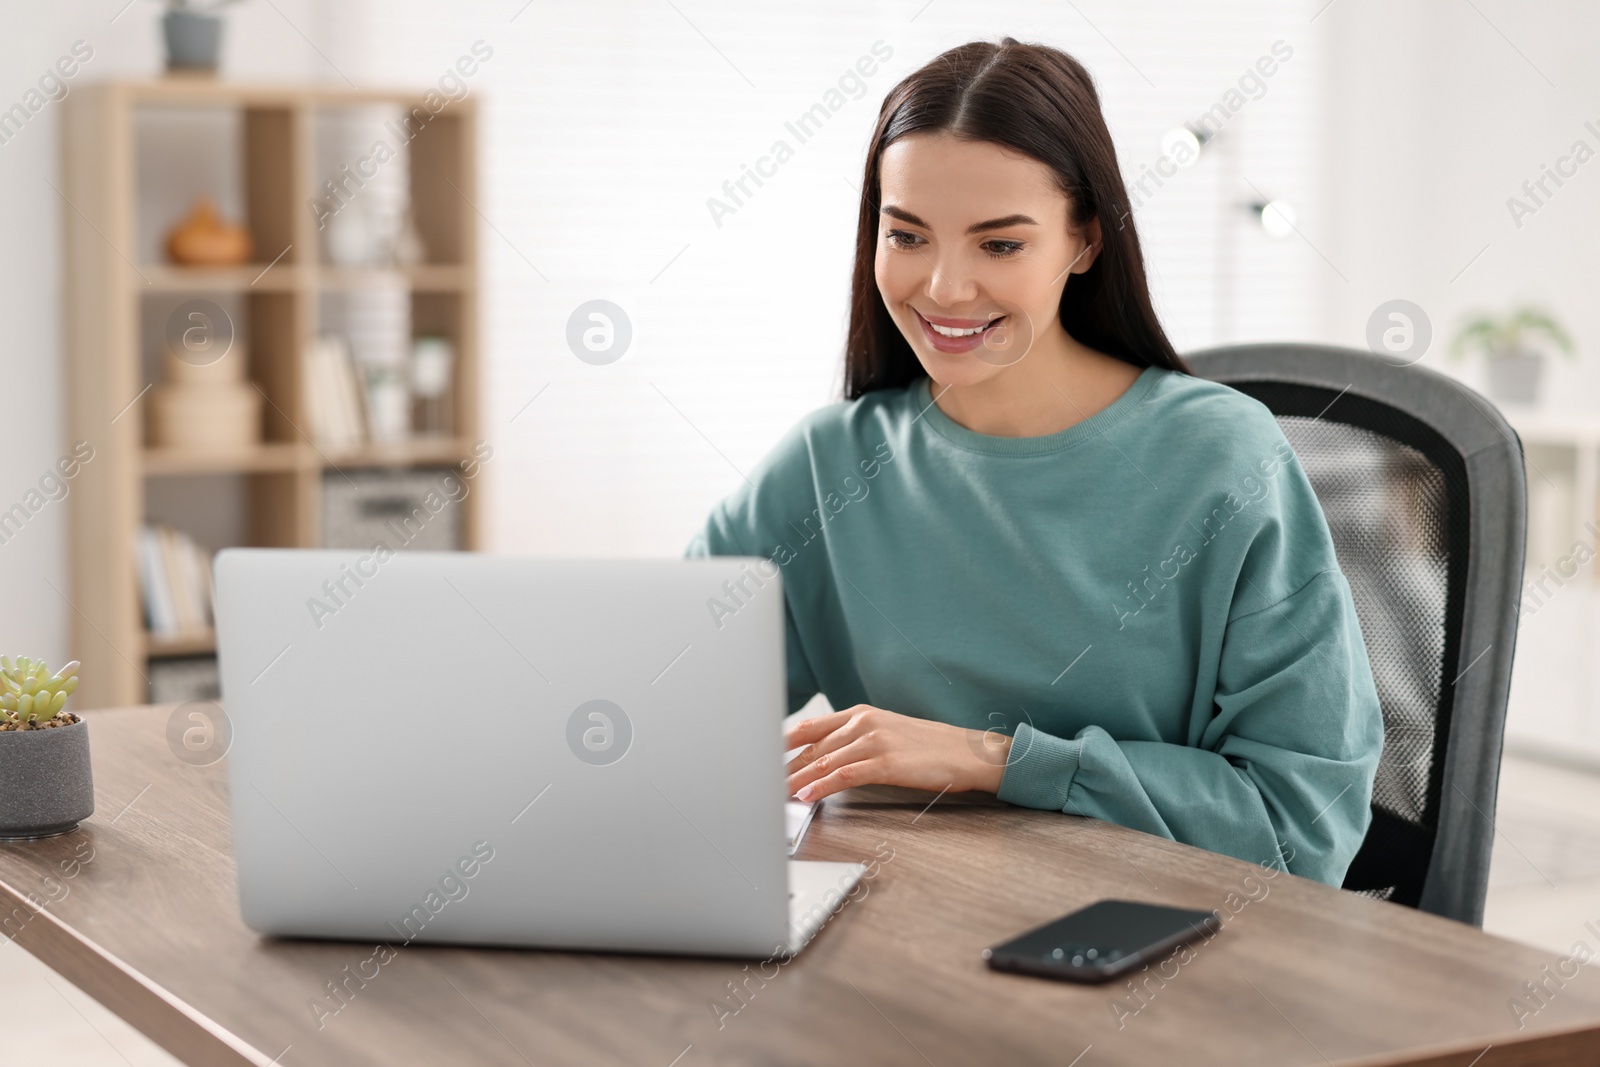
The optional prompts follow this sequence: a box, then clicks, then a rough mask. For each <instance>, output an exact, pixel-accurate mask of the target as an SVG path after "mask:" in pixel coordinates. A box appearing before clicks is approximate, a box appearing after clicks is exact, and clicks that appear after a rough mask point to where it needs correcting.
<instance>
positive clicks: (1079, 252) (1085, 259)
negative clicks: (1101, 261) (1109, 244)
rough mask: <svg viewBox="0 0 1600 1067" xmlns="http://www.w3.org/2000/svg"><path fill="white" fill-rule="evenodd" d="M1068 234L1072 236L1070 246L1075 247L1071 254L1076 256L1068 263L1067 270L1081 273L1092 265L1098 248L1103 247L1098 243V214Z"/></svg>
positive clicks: (1097, 253)
mask: <svg viewBox="0 0 1600 1067" xmlns="http://www.w3.org/2000/svg"><path fill="white" fill-rule="evenodd" d="M1068 236H1070V237H1071V238H1072V247H1074V248H1075V249H1076V250H1075V251H1074V252H1073V255H1074V256H1075V257H1076V258H1075V259H1073V261H1072V263H1071V264H1070V265H1068V267H1067V271H1068V273H1071V274H1082V273H1084V272H1085V271H1087V270H1088V269H1089V268H1090V267H1092V266H1094V261H1095V260H1096V259H1098V258H1099V257H1100V249H1101V248H1103V247H1104V246H1103V245H1102V244H1101V243H1100V216H1099V215H1096V216H1095V217H1094V218H1092V219H1090V220H1089V221H1088V222H1087V223H1085V224H1084V225H1083V226H1082V227H1081V228H1079V229H1076V230H1072V231H1070V232H1069V234H1068Z"/></svg>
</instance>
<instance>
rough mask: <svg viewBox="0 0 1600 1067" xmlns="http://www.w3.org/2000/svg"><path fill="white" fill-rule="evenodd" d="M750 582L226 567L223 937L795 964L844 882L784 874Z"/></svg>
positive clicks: (220, 560)
mask: <svg viewBox="0 0 1600 1067" xmlns="http://www.w3.org/2000/svg"><path fill="white" fill-rule="evenodd" d="M759 562H760V561H757V560H755V559H748V558H736V557H716V558H711V559H694V560H628V561H606V562H600V561H576V560H550V559H529V558H516V557H505V556H485V555H472V554H466V553H433V552H400V553H390V552H388V551H387V550H386V549H384V550H382V551H381V552H348V551H301V550H288V549H229V550H227V551H225V552H222V553H221V554H220V555H219V556H218V557H217V561H216V568H215V578H216V611H217V638H218V657H219V660H220V665H221V673H222V702H223V706H224V708H225V709H226V711H227V715H228V718H229V720H230V721H231V724H232V729H233V740H232V747H231V748H230V750H229V753H228V764H229V778H230V788H231V793H232V806H233V833H234V848H235V852H236V854H237V859H238V872H239V897H240V906H241V909H242V911H243V915H244V921H245V922H246V924H248V925H249V926H250V927H251V928H252V929H254V930H257V931H259V932H261V933H263V934H270V935H287V936H301V937H318V938H340V939H359V940H375V941H385V942H388V943H390V944H392V945H398V944H402V943H406V942H410V941H419V942H451V943H458V944H493V945H525V946H541V947H549V948H564V949H606V950H618V951H638V952H659V953H685V954H695V955H719V956H737V957H757V956H760V957H767V956H772V955H777V954H792V953H794V952H798V951H799V950H800V948H801V947H802V946H803V945H804V944H805V943H806V942H807V941H809V940H810V938H811V937H812V935H813V934H815V933H816V931H817V929H818V928H819V927H820V926H821V925H822V924H823V923H824V922H825V921H826V920H827V919H828V918H829V917H830V916H831V915H832V914H833V913H834V912H835V911H836V910H838V908H839V907H840V905H841V904H842V903H843V900H844V897H845V896H846V895H847V894H848V893H850V891H851V890H852V889H853V888H854V886H855V884H856V882H857V881H858V880H859V878H860V877H861V875H862V874H863V872H864V868H863V867H862V865H861V864H856V863H821V862H814V861H800V860H791V859H789V858H788V857H787V849H786V846H785V801H786V799H787V798H786V793H787V790H786V789H785V786H784V774H783V751H782V747H783V741H782V732H781V721H782V718H783V715H784V712H785V710H786V707H787V702H786V691H785V671H784V647H785V646H784V607H783V590H782V587H781V584H780V579H779V578H777V577H770V578H768V577H762V575H761V574H760V573H758V571H757V564H758V563H759ZM766 566H767V569H769V570H770V569H771V567H770V564H768V565H766ZM752 575H754V578H752ZM730 589H732V590H737V591H738V592H737V594H736V595H735V596H730V593H729V590H730ZM713 602H715V603H716V604H719V605H721V608H720V609H719V610H716V611H713V610H712V606H711V605H712V604H713ZM730 608H732V610H731V611H730V610H729V609H730Z"/></svg>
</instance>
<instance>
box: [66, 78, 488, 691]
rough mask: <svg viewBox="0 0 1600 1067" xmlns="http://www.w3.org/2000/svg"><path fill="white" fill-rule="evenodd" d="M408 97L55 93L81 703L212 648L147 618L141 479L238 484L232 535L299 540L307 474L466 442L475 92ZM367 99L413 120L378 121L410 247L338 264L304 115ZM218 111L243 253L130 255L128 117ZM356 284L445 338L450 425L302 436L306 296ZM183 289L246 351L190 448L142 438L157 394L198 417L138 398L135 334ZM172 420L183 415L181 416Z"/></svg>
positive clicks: (305, 421) (314, 480)
mask: <svg viewBox="0 0 1600 1067" xmlns="http://www.w3.org/2000/svg"><path fill="white" fill-rule="evenodd" d="M423 98H424V92H423V91H417V92H401V91H397V92H367V91H354V90H352V91H343V90H339V89H335V88H321V87H317V88H311V87H304V88H302V87H251V86H244V85H231V84H228V83H225V82H210V83H206V82H184V81H158V82H126V83H108V84H102V85H86V86H81V87H79V88H77V89H76V90H75V91H74V92H73V94H72V96H71V97H70V98H68V100H67V101H66V102H65V105H64V106H65V107H66V109H67V111H66V118H65V128H64V135H63V154H64V165H63V168H62V174H63V180H64V183H65V184H64V185H63V187H62V193H63V194H64V197H65V199H66V200H67V201H68V202H70V204H71V209H70V210H66V211H63V212H62V216H63V218H64V220H65V227H66V249H67V265H66V289H67V306H66V336H67V348H68V384H69V389H68V395H69V398H70V400H69V425H70V431H71V434H72V439H73V440H74V441H76V440H85V441H88V442H89V443H90V444H92V445H93V446H94V448H95V461H94V462H93V463H89V464H86V465H84V468H83V471H82V474H81V475H80V477H79V478H78V479H77V480H76V481H75V484H74V488H73V499H72V505H71V508H72V517H71V531H72V533H71V544H72V547H71V570H72V580H71V590H70V596H71V599H72V604H73V609H74V610H73V612H72V625H73V628H74V632H73V638H72V640H73V647H74V648H75V649H80V650H82V651H81V658H82V659H83V661H84V664H85V668H86V669H85V670H84V672H83V673H84V677H85V679H86V681H85V683H84V688H83V690H82V691H81V695H80V700H81V705H82V706H83V707H86V708H90V707H96V706H107V705H115V704H133V703H139V702H142V701H144V700H146V699H148V696H149V687H148V678H149V676H150V673H151V672H150V668H151V666H152V663H153V662H155V663H159V662H170V663H171V664H172V666H173V667H174V672H175V676H178V675H182V674H183V672H184V671H187V672H188V673H189V674H191V675H194V676H195V677H196V678H198V677H199V675H198V674H196V673H195V672H196V671H201V673H203V670H202V668H201V667H197V666H195V664H196V661H195V660H194V659H193V657H195V656H197V655H203V654H205V653H208V652H210V651H211V650H212V648H213V647H214V638H213V637H212V635H211V634H210V632H209V631H199V632H194V633H185V634H183V635H181V636H177V637H174V636H170V635H169V636H159V635H152V634H149V633H146V632H145V630H144V626H143V610H142V605H141V600H140V588H139V579H138V553H137V551H136V549H137V542H138V538H139V529H140V527H141V526H142V525H144V524H145V523H147V522H150V521H155V520H156V519H161V518H163V516H160V515H156V516H149V515H147V514H146V511H147V508H148V503H147V487H148V486H150V485H152V484H154V483H153V482H152V479H190V478H200V477H210V476H217V475H223V476H228V477H231V478H237V479H240V480H242V483H243V486H244V488H243V491H242V492H241V493H239V494H237V496H238V497H239V498H240V499H241V500H242V502H243V503H242V508H243V511H244V514H243V516H242V517H241V521H240V522H239V523H238V525H239V528H240V529H241V530H242V531H243V533H242V535H241V537H240V541H241V542H242V543H247V544H252V545H265V546H291V547H316V546H318V545H320V544H321V543H322V536H323V528H324V518H323V493H324V488H323V481H324V474H325V473H328V472H330V471H335V470H339V471H353V470H355V469H356V468H384V469H388V468H409V467H430V468H436V467H449V466H450V465H452V464H456V463H460V462H463V461H469V460H471V458H472V457H473V445H474V442H476V441H477V440H478V438H479V432H478V412H477V405H476V390H477V380H478V378H477V340H478V338H477V327H476V322H477V298H478V294H477V270H476V257H477V242H476V218H477V216H476V213H475V210H474V209H473V207H472V201H473V200H474V199H475V198H476V192H475V189H476V167H475V162H474V152H475V148H474V146H475V144H476V117H475V107H474V101H473V100H472V99H470V98H468V99H462V100H455V101H450V102H448V103H447V104H446V106H445V107H444V108H443V109H442V110H440V111H438V112H429V111H428V110H427V108H426V106H425V105H424V103H423ZM375 105H377V106H393V107H398V108H400V109H402V110H403V111H404V112H405V113H406V114H407V115H409V116H411V117H410V119H409V121H407V122H405V123H402V124H401V125H400V126H398V127H396V129H397V130H398V131H400V132H403V133H404V134H405V135H406V136H407V138H408V140H407V141H406V143H405V144H404V145H403V146H401V145H398V144H397V145H395V146H394V147H395V148H397V149H400V148H402V147H403V151H397V153H396V159H397V160H399V159H404V160H406V161H407V162H406V163H405V164H401V163H399V162H398V161H397V162H395V163H393V164H392V165H393V166H402V165H403V166H405V168H406V170H405V177H406V180H407V182H408V184H409V187H410V197H411V211H412V218H413V222H414V229H415V231H416V233H417V234H418V235H419V236H420V246H421V247H422V248H423V249H425V251H426V259H425V261H423V262H420V263H409V264H406V265H404V266H390V267H380V266H373V267H350V266H334V265H332V264H330V263H327V262H325V257H324V255H323V240H322V236H323V235H322V234H320V233H319V228H318V227H319V221H326V217H327V212H326V210H323V211H322V212H320V213H319V212H318V211H317V210H315V209H314V207H313V205H314V204H316V203H317V202H318V201H319V200H323V201H325V198H326V197H327V196H328V195H329V193H328V191H327V187H326V185H325V183H326V182H327V181H328V180H330V179H333V178H337V177H339V175H337V174H330V173H322V172H321V171H322V170H323V169H325V168H326V161H325V160H319V159H318V156H317V151H316V140H315V136H314V134H315V129H316V125H317V123H318V122H320V121H323V120H324V119H325V118H326V117H327V116H329V115H339V114H342V113H343V112H344V111H346V110H354V109H361V108H369V107H372V106H375ZM216 109H223V110H224V111H226V112H228V114H230V115H233V116H236V117H237V118H236V128H237V131H238V135H237V149H236V152H237V165H236V166H235V167H233V168H232V170H233V172H236V173H237V175H238V185H239V193H240V196H239V197H238V200H239V204H240V205H241V210H240V213H241V214H242V216H243V218H242V221H243V223H244V225H245V226H246V227H247V228H248V230H249V232H250V236H251V243H252V245H253V247H254V249H255V254H254V258H255V259H256V260H257V262H254V263H250V264H245V265H242V266H236V267H221V268H194V267H178V266H171V265H167V264H162V263H154V262H148V259H149V256H148V255H145V254H142V253H141V251H140V249H141V245H142V243H141V241H140V224H141V219H140V217H139V204H140V189H139V180H140V161H139V160H140V157H139V155H138V151H139V137H140V129H139V127H140V117H141V116H149V115H152V114H156V115H170V114H173V113H176V112H181V113H184V114H189V113H196V114H200V113H203V114H205V115H213V114H216V113H217V111H216ZM229 121H234V120H232V119H230V120H229ZM213 125H215V124H213ZM199 147H202V148H204V147H206V146H199ZM345 188H346V190H347V192H348V193H350V195H355V196H359V195H360V193H361V190H360V189H359V187H357V186H354V185H349V184H346V185H345ZM143 221H144V223H145V225H146V226H148V225H150V220H148V219H146V220H143ZM170 221H172V220H170V219H168V220H157V222H159V223H160V224H162V225H165V224H166V223H168V222H170ZM147 243H148V242H144V244H147ZM372 286H387V287H391V288H392V287H394V286H400V287H402V288H403V290H404V291H408V292H409V293H410V297H409V301H408V303H409V306H410V312H411V318H412V322H411V325H410V328H411V330H412V332H413V333H414V334H417V335H422V334H427V335H436V336H441V337H444V338H446V339H447V341H448V344H449V346H450V349H451V352H452V354H453V365H452V368H451V381H450V384H449V390H448V394H447V396H448V404H449V412H448V416H449V417H448V425H449V427H450V432H449V434H448V435H447V436H442V437H441V436H435V437H429V438H425V439H411V440H400V441H393V442H384V443H370V442H366V441H352V442H347V443H345V444H343V445H340V446H337V447H330V446H326V445H324V444H323V443H321V442H319V441H317V440H316V439H315V438H314V437H313V436H312V434H311V432H310V431H311V426H310V418H309V415H310V411H309V407H310V403H309V399H308V395H307V393H308V389H309V385H310V378H309V375H308V367H307V365H308V353H309V352H310V350H311V348H312V343H313V341H314V339H315V338H316V337H317V336H318V334H319V332H320V330H321V325H320V324H319V304H320V302H321V300H322V297H323V294H338V293H351V292H360V291H362V290H364V289H366V288H369V287H372ZM191 300H203V301H207V302H208V304H209V305H211V306H216V307H224V306H225V307H228V308H232V309H234V311H233V312H231V313H229V315H228V318H229V320H230V321H229V323H228V325H229V326H232V327H236V328H237V330H238V345H239V348H238V350H237V351H238V354H239V355H240V356H241V357H242V363H243V366H242V367H240V368H239V370H240V371H241V373H240V374H239V376H238V379H237V382H238V384H239V386H240V388H244V387H246V386H247V387H248V389H249V391H250V393H251V394H252V395H255V396H257V397H258V398H259V404H257V403H255V402H251V401H245V400H242V399H241V398H240V394H239V393H238V392H237V391H236V390H234V391H228V390H224V389H223V388H222V387H220V386H216V387H215V388H217V389H219V391H218V392H217V393H216V395H217V396H218V397H221V396H222V395H223V392H224V391H226V392H228V393H229V397H230V398H231V399H228V400H227V401H226V402H227V403H231V404H232V405H233V410H234V411H235V412H237V413H240V415H241V417H244V418H247V419H252V420H253V419H259V423H258V424H256V423H254V422H252V424H251V430H250V432H245V430H244V428H241V432H240V433H239V434H237V435H236V437H235V439H234V440H233V441H232V442H230V443H227V444H225V445H217V446H214V447H196V446H195V445H194V444H192V443H186V442H192V441H194V440H195V438H194V437H193V436H189V437H186V436H185V434H184V433H182V432H178V433H172V432H163V433H162V434H160V435H159V436H158V435H157V434H156V433H155V428H154V426H153V425H151V424H150V420H151V419H152V418H153V417H154V411H153V409H154V408H155V407H156V406H158V405H159V406H160V407H161V409H162V412H163V414H165V415H167V416H169V417H173V418H185V417H192V418H196V419H199V418H202V417H204V416H203V414H202V413H203V412H204V410H205V405H204V404H203V403H197V402H196V398H195V396H194V395H192V394H191V395H189V396H182V395H179V396H176V397H174V396H172V395H168V396H167V397H166V398H164V399H163V400H161V401H158V402H154V403H153V402H152V393H155V392H156V391H157V390H158V389H161V388H162V387H163V385H164V383H167V382H170V381H172V380H173V377H174V375H161V374H155V373H152V372H151V371H150V369H149V363H148V361H147V360H146V358H145V356H146V349H147V347H148V338H149V337H150V336H152V334H157V335H159V334H160V333H161V332H162V331H163V329H164V327H165V325H166V322H165V319H166V318H168V317H170V316H172V315H173V314H176V310H175V309H177V308H180V307H181V306H182V305H183V303H184V302H186V301H191ZM235 320H236V321H235ZM177 376H181V369H180V370H179V374H178V375H177ZM191 377H193V378H200V377H203V375H195V376H191ZM257 407H259V415H256V414H254V409H255V408H257ZM185 428H187V429H195V430H197V431H198V430H199V429H200V428H199V427H198V426H195V427H180V430H181V429H185ZM167 429H168V430H169V431H170V430H171V427H170V426H169V427H168V428H167ZM160 442H170V443H160ZM479 498H480V494H478V493H476V492H473V493H470V494H467V495H466V496H464V497H463V499H462V500H461V501H460V502H459V503H458V504H453V505H452V510H453V512H454V514H453V515H452V521H453V522H455V523H457V524H459V534H458V536H457V537H456V541H457V543H459V544H460V545H461V546H462V547H466V548H474V547H476V546H477V544H478V538H479V530H480V521H479V518H478V507H479V505H478V501H479ZM212 547H221V546H212ZM91 666H92V669H89V668H90V667H91ZM180 668H181V670H180ZM193 684H195V685H201V684H203V682H201V681H196V682H194V683H193ZM173 691H178V690H176V689H175V690H173Z"/></svg>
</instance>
